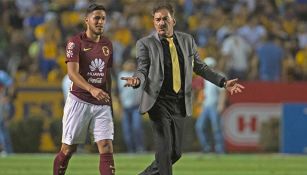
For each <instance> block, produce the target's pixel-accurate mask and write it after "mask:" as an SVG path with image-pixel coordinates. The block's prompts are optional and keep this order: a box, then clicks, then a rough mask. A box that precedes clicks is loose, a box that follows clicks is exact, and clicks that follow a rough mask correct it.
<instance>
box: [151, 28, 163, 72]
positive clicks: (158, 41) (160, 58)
mask: <svg viewBox="0 0 307 175" xmlns="http://www.w3.org/2000/svg"><path fill="white" fill-rule="evenodd" d="M153 37H154V38H155V39H154V41H155V44H156V47H157V48H158V52H159V60H160V66H161V68H162V75H164V56H163V48H162V44H161V41H160V39H159V36H158V33H157V32H155V33H154V34H153Z"/></svg>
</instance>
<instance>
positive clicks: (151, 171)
mask: <svg viewBox="0 0 307 175" xmlns="http://www.w3.org/2000/svg"><path fill="white" fill-rule="evenodd" d="M148 114H149V117H150V121H151V124H152V130H153V137H154V142H155V151H156V154H155V160H154V161H153V162H152V163H151V165H149V166H148V167H147V168H146V169H145V170H144V171H143V172H142V173H141V174H140V175H172V165H173V164H174V163H175V162H176V161H177V160H179V159H180V157H181V150H182V139H183V138H182V137H183V130H184V123H185V117H186V111H185V105H184V98H163V97H159V98H158V100H157V101H156V103H155V105H154V106H153V108H152V109H151V110H149V112H148Z"/></svg>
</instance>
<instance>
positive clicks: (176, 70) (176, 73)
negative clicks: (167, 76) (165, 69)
mask: <svg viewBox="0 0 307 175" xmlns="http://www.w3.org/2000/svg"><path fill="white" fill-rule="evenodd" d="M167 41H168V43H169V50H170V53H171V57H172V68H173V89H174V91H175V92H176V93H178V92H179V90H180V88H181V80H180V67H179V60H178V54H177V50H176V46H175V44H174V41H173V38H167Z"/></svg>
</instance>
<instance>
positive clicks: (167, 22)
mask: <svg viewBox="0 0 307 175" xmlns="http://www.w3.org/2000/svg"><path fill="white" fill-rule="evenodd" d="M153 22H154V26H155V29H156V31H157V32H158V34H159V35H160V36H163V37H171V36H173V33H174V26H175V24H176V21H175V19H174V18H173V17H172V16H171V14H170V13H169V11H168V10H166V9H161V10H159V11H157V12H156V13H155V14H154V19H153Z"/></svg>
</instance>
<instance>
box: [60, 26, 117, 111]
mask: <svg viewBox="0 0 307 175" xmlns="http://www.w3.org/2000/svg"><path fill="white" fill-rule="evenodd" d="M67 62H78V63H79V73H80V75H81V76H82V77H83V78H84V79H85V80H86V81H87V82H88V83H89V84H91V85H93V86H95V87H97V88H100V89H102V90H103V91H105V92H107V93H108V94H109V96H111V93H110V92H111V90H110V89H107V88H110V87H109V86H107V77H108V76H107V73H108V72H109V70H108V69H110V68H111V67H112V62H113V47H112V43H111V41H110V40H109V39H108V38H106V37H104V36H102V37H101V38H100V41H99V42H98V43H96V42H94V41H92V40H90V39H89V38H87V36H86V33H85V32H82V33H79V34H77V35H75V36H73V37H71V38H70V39H69V40H68V43H67V46H66V63H67ZM70 92H71V93H72V94H73V95H75V96H77V97H78V98H80V99H81V100H83V101H86V102H88V103H92V104H96V105H110V103H111V102H110V103H106V102H104V101H98V100H97V99H96V98H95V97H93V96H92V95H91V93H89V92H88V91H86V90H84V89H81V88H80V87H78V86H77V85H75V84H74V83H72V86H71V89H70Z"/></svg>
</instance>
